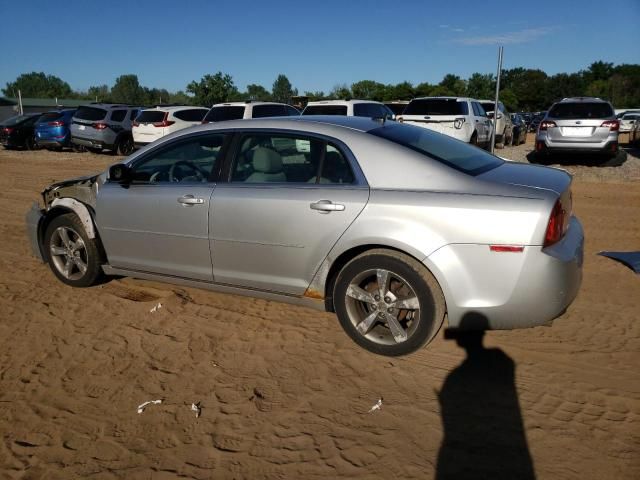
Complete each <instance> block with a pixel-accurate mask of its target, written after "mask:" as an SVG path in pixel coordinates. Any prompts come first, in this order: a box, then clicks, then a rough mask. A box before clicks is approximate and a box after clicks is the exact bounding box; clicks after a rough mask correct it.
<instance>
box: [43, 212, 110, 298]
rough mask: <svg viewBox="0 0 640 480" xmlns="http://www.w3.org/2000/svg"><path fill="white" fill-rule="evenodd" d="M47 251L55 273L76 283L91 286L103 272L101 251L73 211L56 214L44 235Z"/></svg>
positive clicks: (60, 278)
mask: <svg viewBox="0 0 640 480" xmlns="http://www.w3.org/2000/svg"><path fill="white" fill-rule="evenodd" d="M44 251H45V252H44V253H45V255H46V257H47V261H48V263H49V266H50V267H51V270H52V271H53V273H54V275H55V276H56V277H58V279H59V280H60V281H62V282H63V283H66V284H67V285H71V286H72V287H89V286H91V285H94V284H95V283H96V282H97V281H98V279H99V278H100V277H101V276H102V269H101V263H102V261H101V254H100V249H99V248H98V245H97V242H96V240H95V239H91V238H89V237H88V235H87V233H86V231H85V229H84V227H83V226H82V223H81V222H80V219H79V218H78V217H77V216H76V215H75V214H73V213H67V214H64V215H60V216H59V217H56V218H54V219H53V220H52V221H51V223H50V224H49V225H48V227H47V230H46V232H45V235H44Z"/></svg>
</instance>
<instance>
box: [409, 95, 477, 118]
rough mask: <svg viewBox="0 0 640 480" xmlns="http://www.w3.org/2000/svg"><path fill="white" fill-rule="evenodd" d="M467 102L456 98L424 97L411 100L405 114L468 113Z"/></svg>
mask: <svg viewBox="0 0 640 480" xmlns="http://www.w3.org/2000/svg"><path fill="white" fill-rule="evenodd" d="M468 113H469V108H468V107H467V102H459V101H458V100H457V99H456V98H422V99H416V100H411V102H410V103H409V105H407V108H406V109H405V111H404V115H467V114H468Z"/></svg>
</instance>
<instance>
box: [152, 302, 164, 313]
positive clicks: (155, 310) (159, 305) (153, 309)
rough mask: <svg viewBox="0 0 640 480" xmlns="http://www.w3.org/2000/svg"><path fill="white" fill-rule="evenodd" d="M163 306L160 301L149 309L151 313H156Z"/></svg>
mask: <svg viewBox="0 0 640 480" xmlns="http://www.w3.org/2000/svg"><path fill="white" fill-rule="evenodd" d="M161 308H162V304H161V303H159V304H157V305H156V306H155V307H153V308H152V309H151V310H149V313H155V312H157V311H158V310H160V309H161Z"/></svg>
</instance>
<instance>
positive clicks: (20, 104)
mask: <svg viewBox="0 0 640 480" xmlns="http://www.w3.org/2000/svg"><path fill="white" fill-rule="evenodd" d="M18 105H19V106H20V115H24V109H23V108H22V92H21V91H20V90H18Z"/></svg>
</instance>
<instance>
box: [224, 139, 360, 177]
mask: <svg viewBox="0 0 640 480" xmlns="http://www.w3.org/2000/svg"><path fill="white" fill-rule="evenodd" d="M231 181H232V182H242V183H297V184H333V183H353V181H354V175H353V173H352V171H351V168H350V166H349V163H348V161H347V160H346V157H345V156H344V155H343V154H342V152H341V151H340V149H339V148H338V147H337V146H335V145H333V144H331V143H328V142H326V141H325V140H322V139H318V138H313V137H307V136H304V135H286V134H262V133H260V134H248V135H245V136H244V137H243V138H242V140H241V142H240V148H239V150H238V152H237V154H236V156H235V161H234V166H233V168H232V175H231Z"/></svg>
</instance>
